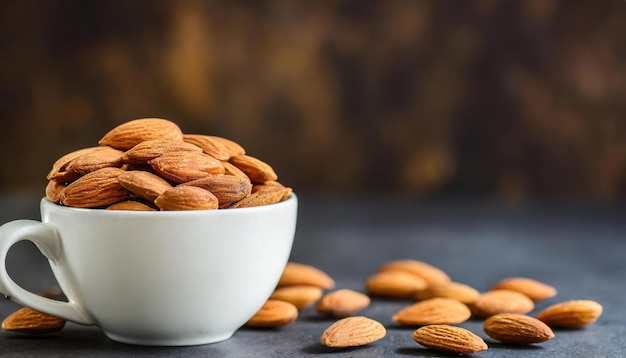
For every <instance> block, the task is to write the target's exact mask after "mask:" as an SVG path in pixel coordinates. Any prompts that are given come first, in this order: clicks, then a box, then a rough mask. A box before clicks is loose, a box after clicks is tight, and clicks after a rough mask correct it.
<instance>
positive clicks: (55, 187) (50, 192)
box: [46, 180, 67, 204]
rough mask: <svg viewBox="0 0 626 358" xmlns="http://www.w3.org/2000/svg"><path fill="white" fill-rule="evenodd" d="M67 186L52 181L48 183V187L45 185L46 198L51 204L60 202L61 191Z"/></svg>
mask: <svg viewBox="0 0 626 358" xmlns="http://www.w3.org/2000/svg"><path fill="white" fill-rule="evenodd" d="M66 187H67V186H66V185H65V184H63V183H61V182H57V181H54V180H50V181H48V185H46V198H47V199H48V200H50V201H51V202H53V203H55V204H58V203H59V201H61V197H62V196H63V191H65V188H66Z"/></svg>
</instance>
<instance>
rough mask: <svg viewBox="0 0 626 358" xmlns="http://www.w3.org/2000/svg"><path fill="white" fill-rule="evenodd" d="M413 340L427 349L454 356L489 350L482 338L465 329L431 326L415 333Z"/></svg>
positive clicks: (419, 329) (421, 328)
mask: <svg viewBox="0 0 626 358" xmlns="http://www.w3.org/2000/svg"><path fill="white" fill-rule="evenodd" d="M413 339H414V340H415V341H416V342H417V343H419V344H421V345H423V346H424V347H426V348H429V349H432V350H436V351H440V352H445V353H454V354H471V353H476V352H480V351H484V350H485V349H487V348H488V347H487V344H486V343H485V341H483V339H482V338H480V337H479V336H477V335H475V334H474V333H472V332H470V331H468V330H467V329H465V328H461V327H455V326H449V325H429V326H424V327H420V328H418V329H417V330H415V332H413Z"/></svg>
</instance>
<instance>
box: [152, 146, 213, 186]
mask: <svg viewBox="0 0 626 358" xmlns="http://www.w3.org/2000/svg"><path fill="white" fill-rule="evenodd" d="M148 163H149V164H150V165H151V166H152V169H154V171H155V172H156V173H157V174H158V175H159V176H160V177H162V178H164V179H167V180H170V181H173V182H175V183H186V182H188V181H192V180H196V179H200V178H204V177H206V176H209V175H211V174H224V166H222V162H220V161H219V160H217V159H215V158H213V157H212V156H210V155H207V154H204V153H198V152H173V153H167V154H164V155H162V156H160V157H158V158H154V159H152V160H151V161H149V162H148Z"/></svg>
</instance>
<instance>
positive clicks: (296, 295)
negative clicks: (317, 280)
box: [270, 285, 322, 309]
mask: <svg viewBox="0 0 626 358" xmlns="http://www.w3.org/2000/svg"><path fill="white" fill-rule="evenodd" d="M320 297H322V289H321V288H319V287H317V286H308V285H297V286H286V287H278V288H277V289H276V290H274V292H273V293H272V295H271V296H270V298H271V299H275V300H281V301H286V302H289V303H291V304H293V305H294V306H296V307H297V308H298V309H303V308H306V307H308V306H310V305H312V304H313V303H315V302H317V301H318V300H319V299H320Z"/></svg>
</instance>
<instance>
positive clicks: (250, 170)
mask: <svg viewBox="0 0 626 358" xmlns="http://www.w3.org/2000/svg"><path fill="white" fill-rule="evenodd" d="M230 162H231V163H232V164H233V165H234V166H236V167H237V168H239V169H241V171H243V172H244V173H246V175H247V176H248V177H249V178H250V180H251V181H252V182H253V183H255V184H256V183H264V182H266V181H268V180H277V179H278V175H276V172H274V169H273V168H272V167H271V166H270V165H269V164H267V163H265V162H264V161H262V160H260V159H258V158H255V157H252V156H249V155H245V154H241V155H235V156H234V157H232V158H230Z"/></svg>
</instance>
